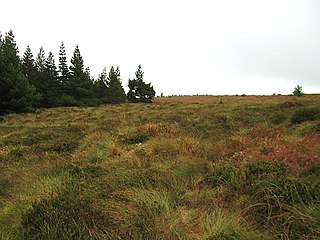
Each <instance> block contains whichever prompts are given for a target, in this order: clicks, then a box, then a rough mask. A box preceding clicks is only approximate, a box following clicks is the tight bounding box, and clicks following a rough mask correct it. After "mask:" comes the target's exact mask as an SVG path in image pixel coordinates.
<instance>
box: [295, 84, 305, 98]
mask: <svg viewBox="0 0 320 240" xmlns="http://www.w3.org/2000/svg"><path fill="white" fill-rule="evenodd" d="M293 95H294V96H297V97H301V96H303V92H302V86H300V85H297V86H296V87H295V88H294V91H293Z"/></svg>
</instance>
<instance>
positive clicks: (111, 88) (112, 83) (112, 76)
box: [107, 66, 127, 103]
mask: <svg viewBox="0 0 320 240" xmlns="http://www.w3.org/2000/svg"><path fill="white" fill-rule="evenodd" d="M126 100H127V97H126V94H125V92H124V90H123V87H122V83H121V79H120V69H119V67H117V68H116V70H114V68H113V66H112V67H111V69H110V72H109V77H108V88H107V102H109V103H123V102H125V101H126Z"/></svg>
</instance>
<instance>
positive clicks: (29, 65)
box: [22, 45, 37, 85]
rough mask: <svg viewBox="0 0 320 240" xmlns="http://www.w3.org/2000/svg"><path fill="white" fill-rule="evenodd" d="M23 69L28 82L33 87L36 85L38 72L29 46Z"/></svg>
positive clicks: (23, 60)
mask: <svg viewBox="0 0 320 240" xmlns="http://www.w3.org/2000/svg"><path fill="white" fill-rule="evenodd" d="M22 68H23V72H24V75H25V76H26V78H27V79H28V82H29V83H30V84H32V85H35V80H36V75H37V70H36V66H35V62H34V58H33V54H32V51H31V49H30V47H29V45H28V46H27V48H26V50H25V52H24V54H23V58H22Z"/></svg>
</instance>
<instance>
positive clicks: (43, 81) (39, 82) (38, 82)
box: [33, 47, 49, 107]
mask: <svg viewBox="0 0 320 240" xmlns="http://www.w3.org/2000/svg"><path fill="white" fill-rule="evenodd" d="M35 67H36V76H35V79H34V82H33V84H34V86H35V87H36V89H37V91H38V92H39V93H40V94H41V95H42V100H41V106H43V107H49V102H48V98H47V90H48V88H49V81H48V79H47V77H46V73H45V71H46V56H45V52H44V50H43V47H40V49H39V52H38V54H37V57H36V60H35Z"/></svg>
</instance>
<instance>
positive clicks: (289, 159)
mask: <svg viewBox="0 0 320 240" xmlns="http://www.w3.org/2000/svg"><path fill="white" fill-rule="evenodd" d="M319 102H320V99H319V95H305V96H303V97H301V98H299V99H297V98H294V97H290V96H270V97H257V96H239V97H228V96H225V97H219V98H217V97H206V96H199V97H183V98H182V97H173V98H159V99H156V100H155V101H154V103H152V104H120V105H106V106H101V107H94V108H77V107H70V108H53V109H41V110H38V111H37V112H35V113H28V114H11V115H6V116H3V117H2V118H1V122H0V239H123V240H126V239H159V240H160V239H172V240H173V239H181V240H182V239H183V240H189V239H190V240H191V239H195V240H209V239H211V240H213V239H214V240H230V239H235V240H236V239H319V238H320V224H319V223H320V214H319V213H320V197H319V196H320V190H319V187H318V186H319V185H320V180H319V179H320V170H319V169H320V162H319V159H320V133H319V125H320V122H319V121H320V120H319V116H318V115H319V114H318V113H319V111H318V110H319V107H320V105H319Z"/></svg>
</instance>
